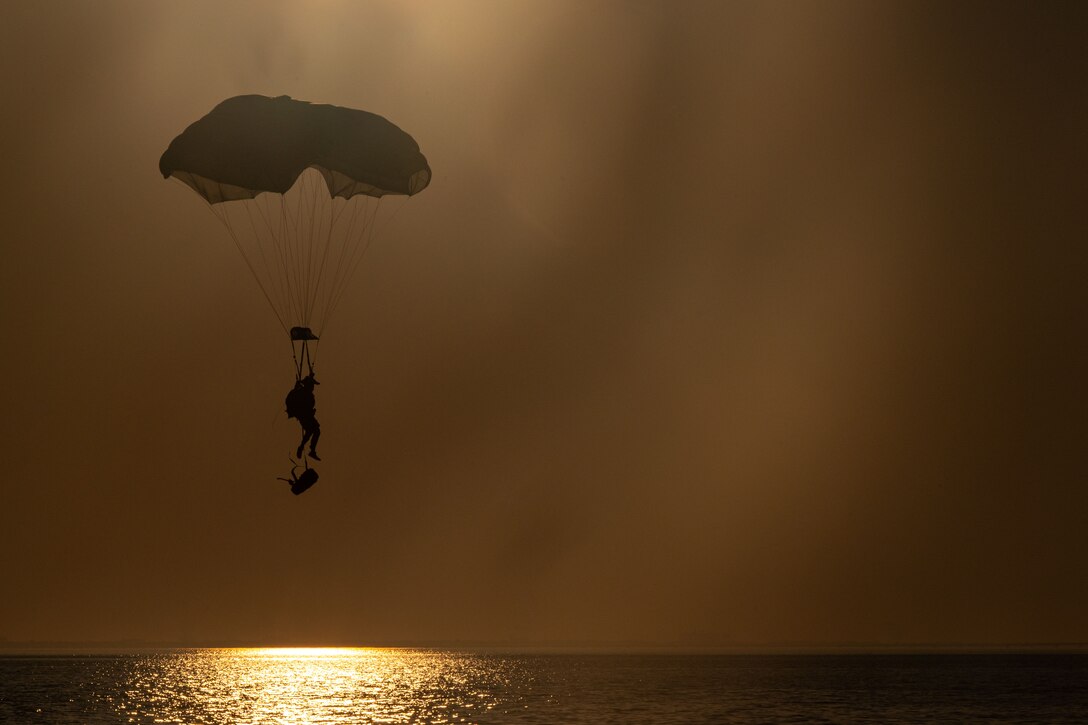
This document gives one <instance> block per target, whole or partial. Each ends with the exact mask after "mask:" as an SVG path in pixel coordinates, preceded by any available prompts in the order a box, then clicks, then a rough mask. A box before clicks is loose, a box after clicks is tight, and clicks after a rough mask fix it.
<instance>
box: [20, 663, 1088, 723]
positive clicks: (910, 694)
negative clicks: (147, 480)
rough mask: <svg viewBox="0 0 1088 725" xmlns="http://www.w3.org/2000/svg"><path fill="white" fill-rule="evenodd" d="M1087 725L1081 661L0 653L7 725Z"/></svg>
mask: <svg viewBox="0 0 1088 725" xmlns="http://www.w3.org/2000/svg"><path fill="white" fill-rule="evenodd" d="M923 722H924V723H933V722H938V723H1032V724H1033V725H1034V724H1037V723H1085V722H1088V655H1072V654H1070V655H1061V654H1036V655H835V656H826V655H775V656H761V655H661V654H658V655H631V654H626V655H602V654H499V653H474V652H457V651H439V650H397V649H392V650H373V649H344V650H339V649H322V650H298V649H289V650H276V649H206V650H162V651H151V652H149V651H140V652H136V651H132V652H123V653H114V654H100V655H89V654H82V655H56V654H34V655H4V656H0V723H13V724H15V723H18V724H21V723H62V724H63V723H73V724H79V725H95V724H97V723H185V724H186V725H188V724H196V723H202V724H204V723H206V724H216V725H218V724H220V723H222V724H224V725H249V724H254V725H255V724H257V723H261V724H262V725H265V724H271V723H282V724H285V725H286V724H289V723H290V724H293V723H307V724H314V723H336V724H337V725H351V724H354V723H882V724H885V723H923Z"/></svg>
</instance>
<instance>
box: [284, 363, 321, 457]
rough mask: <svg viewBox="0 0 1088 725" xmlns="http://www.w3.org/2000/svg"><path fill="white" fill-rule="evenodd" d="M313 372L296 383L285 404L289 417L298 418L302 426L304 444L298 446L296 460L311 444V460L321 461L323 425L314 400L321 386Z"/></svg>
mask: <svg viewBox="0 0 1088 725" xmlns="http://www.w3.org/2000/svg"><path fill="white" fill-rule="evenodd" d="M320 384H321V383H319V382H317V379H316V378H315V377H314V374H313V373H312V372H311V373H310V374H309V375H307V376H306V377H304V378H302V379H301V380H296V381H295V387H294V388H293V389H292V390H291V392H289V393H287V398H286V399H285V400H284V403H285V405H286V407H287V417H288V418H297V419H298V424H299V425H300V426H302V442H301V443H299V444H298V450H297V451H296V452H295V458H299V459H301V458H302V451H303V450H304V449H305V448H306V443H307V442H309V444H310V458H313V459H314V460H315V461H320V460H321V458H320V457H319V456H318V455H317V441H318V439H319V438H321V424H320V423H318V422H317V409H316V406H317V403H316V401H315V400H314V386H315V385H320Z"/></svg>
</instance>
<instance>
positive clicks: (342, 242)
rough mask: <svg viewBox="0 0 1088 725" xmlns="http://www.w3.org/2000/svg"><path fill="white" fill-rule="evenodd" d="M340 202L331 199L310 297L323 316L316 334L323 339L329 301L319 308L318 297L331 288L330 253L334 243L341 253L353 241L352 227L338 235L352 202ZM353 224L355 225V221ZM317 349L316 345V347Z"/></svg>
mask: <svg viewBox="0 0 1088 725" xmlns="http://www.w3.org/2000/svg"><path fill="white" fill-rule="evenodd" d="M339 202H340V203H337V200H336V199H331V200H330V201H329V204H330V212H331V213H330V217H331V218H330V220H329V226H328V228H327V229H326V231H325V244H324V245H323V246H322V249H321V258H320V261H319V262H318V266H317V271H316V276H315V283H314V286H313V290H312V292H311V296H310V307H311V308H312V309H313V310H314V312H315V313H320V314H321V315H322V316H321V318H320V319H319V320H317V325H316V327H317V332H316V334H317V336H318V338H320V337H321V334H322V330H323V329H324V327H325V320H326V319H327V316H328V302H327V299H326V300H325V305H324V306H320V307H319V306H318V296H319V293H320V292H321V291H322V289H323V288H326V289H327V287H328V286H329V285H327V284H323V282H325V281H326V280H328V268H329V257H330V254H329V251H330V250H331V249H332V247H333V246H334V241H335V242H336V244H338V246H339V247H340V249H341V251H342V250H343V249H344V248H346V247H347V245H348V244H349V242H350V241H351V226H349V227H348V229H347V233H345V234H340V233H338V228H339V227H340V218H341V217H343V216H344V212H345V211H346V210H347V208H348V205H349V204H350V201H349V200H347V199H340V200H339ZM353 206H357V205H353ZM352 219H353V220H354V216H353V217H352ZM352 223H353V224H354V221H353V222H352ZM333 276H334V278H335V273H334V275H333ZM326 298H327V295H326ZM315 347H316V345H315Z"/></svg>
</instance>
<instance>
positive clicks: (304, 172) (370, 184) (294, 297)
mask: <svg viewBox="0 0 1088 725" xmlns="http://www.w3.org/2000/svg"><path fill="white" fill-rule="evenodd" d="M159 171H161V172H162V175H163V178H170V177H174V178H176V179H178V180H179V181H181V182H183V183H185V184H187V185H188V186H189V187H191V188H192V190H193V191H195V192H196V193H197V194H199V195H200V196H201V197H202V198H203V199H204V200H205V201H206V202H207V203H208V205H209V207H210V208H211V210H212V211H213V212H214V213H215V214H216V216H218V217H219V219H220V221H222V222H223V224H224V226H226V228H227V230H228V232H229V233H230V236H231V238H232V239H233V240H234V243H235V245H236V246H237V247H238V251H239V252H240V253H241V255H242V257H243V259H244V260H245V262H246V264H247V266H248V267H249V270H250V272H251V273H252V275H253V277H254V279H255V280H256V282H257V284H258V286H259V287H260V289H261V292H262V293H263V294H264V297H265V299H266V300H267V301H268V304H269V305H270V306H271V308H272V311H273V312H274V313H275V315H276V318H277V319H278V320H279V323H280V325H281V326H282V327H283V329H284V332H286V333H287V334H288V336H289V337H290V339H291V347H292V355H293V357H294V361H295V373H296V378H301V377H302V376H303V370H304V368H308V369H309V372H310V373H312V372H313V365H314V362H315V357H316V345H317V341H318V340H320V338H321V335H322V333H323V330H324V328H325V326H326V325H327V324H328V321H329V318H330V317H331V316H332V313H333V312H334V311H335V309H336V307H337V305H338V304H339V302H340V299H341V298H342V296H343V294H344V292H345V290H346V289H347V287H348V283H349V281H350V279H351V278H352V276H353V275H354V273H355V271H356V269H357V268H358V266H359V264H360V263H361V261H362V258H363V255H365V253H366V251H367V249H368V248H369V246H370V243H371V242H372V240H373V238H374V235H375V233H376V232H377V231H378V227H380V226H381V223H380V222H379V213H378V212H379V207H380V202H381V201H382V198H383V197H385V196H389V195H400V196H404V197H410V196H412V195H414V194H418V193H419V192H420V191H423V189H425V188H426V187H427V185H428V184H429V183H430V181H431V169H430V167H429V166H428V165H427V159H426V158H425V157H424V156H423V154H422V153H421V152H420V150H419V145H418V144H417V143H416V142H415V140H414V139H413V138H412V137H411V136H409V135H408V134H407V133H405V132H404V131H402V130H401V129H400V128H398V127H397V126H395V125H394V124H393V123H391V122H390V121H388V120H386V119H385V118H383V117H381V116H378V115H376V114H373V113H368V112H367V111H360V110H356V109H351V108H341V107H339V106H331V105H323V104H314V103H308V102H306V101H299V100H295V99H293V98H290V97H288V96H279V97H277V98H269V97H266V96H257V95H247V96H236V97H234V98H228V99H227V100H225V101H223V102H222V103H220V104H219V105H218V106H216V107H215V108H213V109H212V110H211V112H210V113H208V114H207V115H206V116H204V117H203V118H201V119H199V120H198V121H196V122H195V123H193V124H192V125H190V126H189V127H188V128H187V129H185V131H184V132H182V133H181V135H179V136H178V137H177V138H175V139H174V140H173V141H172V142H171V143H170V146H169V147H168V148H167V149H166V152H165V153H163V155H162V158H161V159H159ZM398 210H399V207H398ZM386 221H388V220H386ZM311 343H313V345H314V347H313V348H311V346H310V345H311Z"/></svg>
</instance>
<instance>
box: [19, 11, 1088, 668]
mask: <svg viewBox="0 0 1088 725" xmlns="http://www.w3.org/2000/svg"><path fill="white" fill-rule="evenodd" d="M1086 45H1088V12H1086V11H1085V6H1084V5H1083V4H1081V3H1069V4H1062V3H1046V4H1040V3H1032V2H1025V3H1022V4H1014V3H995V2H984V3H983V2H980V3H971V2H959V3H944V2H934V3H921V2H919V3H896V2H880V3H874V2H868V1H864V0H859V2H831V1H813V2H726V1H721V2H718V1H710V2H695V1H694V0H690V1H684V2H673V1H672V0H667V1H662V2H602V1H595V2H585V1H584V0H577V1H573V2H557V1H554V0H539V1H536V2H530V1H527V0H526V1H522V0H517V1H513V2H506V1H503V0H492V1H489V2H477V1H468V0H466V1H458V2H451V1H446V2H428V3H407V2H405V3H398V2H339V3H338V2H332V1H328V2H307V3H302V2H297V3H270V2H222V1H221V0H214V1H213V2H187V3H166V2H161V3H146V2H142V1H136V0H133V1H132V2H89V1H88V2H54V3H38V2H30V1H26V2H23V1H16V2H6V3H4V4H3V6H2V9H0V90H2V92H3V98H4V111H3V113H2V114H0V158H2V159H3V162H4V165H3V171H2V172H0V174H2V175H0V240H2V248H0V249H2V255H3V256H2V258H0V259H2V264H0V330H2V331H3V332H4V334H5V339H6V340H7V343H8V344H7V346H6V352H5V353H4V354H3V355H2V356H0V359H2V362H0V365H2V372H3V379H4V380H5V381H6V387H5V390H4V393H3V400H4V408H5V414H4V416H3V423H2V431H0V433H2V438H0V440H2V444H0V445H2V449H0V450H2V453H3V459H2V462H3V466H4V470H5V472H6V479H7V485H6V490H5V492H4V495H3V497H2V499H0V566H2V571H3V590H4V593H5V594H4V596H3V597H0V637H3V638H6V639H8V640H98V641H103V640H119V639H143V640H155V641H182V642H228V641H239V640H244V641H251V642H259V643H266V644H311V645H313V644H333V643H336V644H357V645H367V644H408V643H421V642H474V643H490V644H572V643H580V644H586V643H592V644H606V645H607V644H621V643H641V644H672V645H701V646H715V647H717V646H736V645H749V644H756V645H767V644H771V645H774V644H812V645H835V644H843V643H868V644H908V645H909V644H932V643H936V644H953V643H978V644H997V643H1038V642H1046V643H1071V642H1088V617H1085V611H1088V575H1086V574H1088V572H1086V568H1088V553H1086V552H1088V525H1086V523H1085V522H1086V519H1088V488H1086V484H1088V458H1086V451H1088V389H1086V383H1085V379H1086V375H1088V328H1086V323H1088V284H1086V280H1088V252H1086V251H1085V245H1086V243H1088V223H1086V218H1088V217H1086V214H1085V208H1086V207H1085V204H1086V197H1085V188H1086V187H1085V183H1084V178H1085V171H1084V170H1085V168H1086V164H1085V162H1086V161H1088V141H1086V138H1088V137H1086V129H1088V93H1086V89H1088V73H1086V71H1088V55H1086V53H1085V51H1084V48H1085V47H1086ZM243 93H260V94H265V95H281V94H287V95H291V96H293V97H296V98H301V99H305V100H310V101H316V102H325V103H333V104H337V105H343V106H350V107H355V108H362V109H366V110H370V111H373V112H376V113H380V114H382V115H384V116H386V117H388V118H390V119H391V120H393V121H394V122H395V123H397V124H398V125H400V126H401V127H402V128H404V129H405V130H407V131H408V132H409V133H411V134H412V135H413V136H414V137H415V138H416V139H417V140H418V141H419V143H420V146H421V147H422V150H423V152H424V153H425V154H426V155H427V158H428V160H429V161H430V164H431V167H432V169H433V170H434V178H433V181H432V183H431V186H430V187H429V188H428V189H427V190H426V191H424V192H423V193H422V194H420V195H418V196H417V197H414V198H413V199H412V200H411V201H410V202H409V203H408V204H407V206H406V207H405V209H404V210H402V211H401V212H400V213H398V215H397V217H396V219H395V221H394V223H393V224H392V225H390V226H389V227H388V228H387V230H386V231H385V232H383V234H382V235H381V237H380V238H379V240H378V242H377V243H376V244H375V246H374V247H373V248H372V249H371V251H370V253H369V254H368V256H367V259H366V261H365V263H364V265H363V267H362V268H361V271H360V273H359V274H358V276H357V278H356V279H355V284H354V285H353V287H352V289H351V291H350V293H349V295H348V297H347V298H346V299H345V301H344V302H343V303H342V305H341V307H340V308H338V311H337V317H336V318H335V320H334V322H333V324H332V325H330V326H329V328H328V329H327V334H326V335H325V338H324V340H323V342H322V347H321V356H322V357H321V360H320V371H319V372H320V379H321V381H322V385H321V388H320V389H319V396H318V411H319V414H320V415H319V417H320V419H321V422H322V428H323V438H322V444H321V453H322V456H323V458H324V461H323V462H322V463H321V464H320V469H319V470H320V472H321V480H320V482H319V483H318V484H317V486H316V487H315V488H314V489H312V490H311V491H310V492H307V493H306V494H305V495H303V496H301V497H297V498H296V497H294V496H291V495H290V493H289V492H288V491H287V489H286V487H285V486H284V484H282V483H280V482H278V481H276V480H275V477H276V476H283V475H286V473H287V471H288V469H289V464H288V461H287V455H288V453H289V451H291V450H292V449H293V447H294V445H295V444H296V442H297V438H298V430H297V425H296V424H295V423H294V421H288V420H286V418H285V417H283V416H282V400H283V395H284V393H285V392H286V390H287V388H289V387H290V384H291V382H292V379H293V373H292V368H291V360H290V351H289V348H288V347H287V342H286V340H285V339H284V336H283V333H282V331H281V329H280V327H279V325H278V323H277V322H276V320H275V318H274V316H273V315H272V313H271V312H270V311H269V309H268V307H267V305H266V303H265V301H264V300H263V298H262V297H261V295H260V293H259V291H258V290H257V288H256V286H255V285H254V284H253V281H252V279H251V278H250V276H249V272H248V270H247V269H246V267H245V265H244V264H243V262H242V260H241V258H240V256H239V255H238V253H237V251H236V250H235V249H234V248H233V246H232V245H231V244H230V240H229V237H228V236H227V235H226V233H225V231H224V230H223V228H222V227H221V226H220V225H219V223H218V222H217V220H216V219H215V217H214V216H213V215H212V214H209V213H208V210H207V209H206V207H205V205H204V203H203V202H202V201H201V200H200V199H199V198H198V197H197V196H196V195H195V194H193V193H192V192H191V191H190V190H188V189H187V188H185V187H184V186H182V185H181V184H178V183H175V182H167V181H164V180H163V179H162V177H161V176H160V175H159V173H158V168H157V164H158V159H159V155H160V154H161V153H162V151H163V150H164V149H165V148H166V146H167V144H169V142H170V140H171V139H172V138H173V137H174V136H175V135H177V134H178V133H180V132H181V131H182V130H183V129H184V128H185V127H186V126H187V125H188V124H189V123H191V122H192V121H194V120H196V119H197V118H199V117H200V116H202V115H203V114H205V113H207V112H208V111H209V110H210V109H211V108H212V107H213V106H214V105H215V104H217V103H218V102H219V101H221V100H223V99H224V98H227V97H230V96H234V95H238V94H243Z"/></svg>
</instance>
